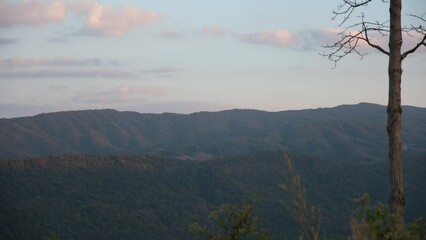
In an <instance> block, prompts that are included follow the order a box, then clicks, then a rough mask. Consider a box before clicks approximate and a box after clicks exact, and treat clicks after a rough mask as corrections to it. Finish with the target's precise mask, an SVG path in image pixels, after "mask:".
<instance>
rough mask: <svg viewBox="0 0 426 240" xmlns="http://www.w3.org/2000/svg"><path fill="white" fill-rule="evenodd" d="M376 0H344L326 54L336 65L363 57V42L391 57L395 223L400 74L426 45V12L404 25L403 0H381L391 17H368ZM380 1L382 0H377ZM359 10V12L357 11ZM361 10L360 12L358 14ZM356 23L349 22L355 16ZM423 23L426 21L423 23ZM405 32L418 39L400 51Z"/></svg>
mask: <svg viewBox="0 0 426 240" xmlns="http://www.w3.org/2000/svg"><path fill="white" fill-rule="evenodd" d="M372 1H373V0H343V3H342V4H340V5H339V6H338V7H337V9H336V10H335V11H333V20H336V19H341V21H340V23H339V26H340V27H343V30H342V31H341V32H340V33H339V36H340V39H339V40H338V41H337V42H335V43H334V44H332V45H327V46H325V48H327V49H328V50H329V52H328V53H324V56H326V57H328V59H329V60H331V61H333V62H334V64H335V66H336V64H337V62H338V61H340V60H341V59H342V58H344V57H345V56H347V55H349V54H352V53H355V54H358V55H359V56H361V57H363V56H364V55H365V54H364V53H362V47H361V46H363V45H367V46H369V47H372V48H374V49H376V50H378V51H379V52H381V53H383V54H385V55H387V56H388V58H389V65H388V76H389V99H388V106H387V113H388V120H387V132H388V141H389V177H390V195H389V210H390V212H391V213H392V214H393V215H394V216H395V218H396V220H397V221H396V224H395V226H398V225H403V224H404V184H403V159H402V139H401V114H402V109H401V75H402V68H401V66H402V60H404V59H405V58H406V57H407V56H408V55H410V54H412V53H414V52H416V51H417V50H418V49H419V48H420V47H422V46H423V47H426V28H425V26H424V24H425V23H426V14H424V15H422V16H420V15H414V14H407V18H408V17H411V18H413V19H415V20H418V21H419V22H420V24H419V25H416V26H415V25H410V26H404V27H402V24H401V10H402V0H390V1H387V0H380V1H381V2H382V3H383V4H389V12H390V15H389V19H387V20H385V21H373V22H371V21H368V20H367V19H366V16H365V15H364V12H362V10H363V9H366V8H365V7H366V6H367V5H368V4H370V3H372ZM376 1H379V0H376ZM358 12H360V13H358ZM357 14H358V15H357ZM354 17H355V18H356V19H357V22H356V23H349V22H350V20H352V18H354ZM422 24H423V25H422ZM403 35H404V37H407V38H414V39H416V41H417V42H416V44H415V45H414V46H412V47H411V49H409V50H407V51H405V52H403V53H402V52H401V46H402V43H403ZM374 37H388V43H389V45H388V47H384V46H381V45H380V44H379V43H377V40H376V41H375V40H374ZM362 44H363V45H362Z"/></svg>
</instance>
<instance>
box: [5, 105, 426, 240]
mask: <svg viewBox="0 0 426 240" xmlns="http://www.w3.org/2000/svg"><path fill="white" fill-rule="evenodd" d="M385 126H386V108H385V107H384V106H380V105H374V104H368V103H361V104H358V105H343V106H338V107H334V108H322V109H309V110H299V111H283V112H264V111H256V110H229V111H221V112H199V113H193V114H186V115H185V114H172V113H164V114H140V113H135V112H118V111H115V110H90V111H72V112H58V113H49V114H41V115H37V116H34V117H24V118H15V119H0V159H1V160H0V192H1V193H2V194H0V239H46V238H47V237H48V236H49V235H51V233H56V234H57V235H58V236H59V237H60V239H154V240H155V239H158V240H163V239H192V238H193V236H192V235H190V234H189V232H188V225H189V224H190V223H193V222H200V223H202V224H207V220H208V219H207V216H208V214H209V212H210V211H212V210H215V209H217V208H218V207H219V206H220V205H221V204H224V203H230V204H233V203H239V202H241V200H242V199H246V198H248V197H249V196H251V195H252V194H253V193H257V194H258V196H259V201H258V208H257V213H258V214H259V215H260V217H261V218H262V222H263V224H264V226H265V227H266V228H268V229H269V231H270V232H271V234H272V238H273V239H295V238H297V234H298V233H297V227H296V226H297V224H296V218H295V216H294V214H293V212H294V210H293V209H292V200H291V198H290V196H289V194H288V193H286V192H283V191H282V190H281V189H280V188H279V187H278V185H279V184H280V183H283V182H286V179H287V178H288V169H287V167H286V163H285V161H284V160H283V156H284V154H285V153H288V154H289V155H290V158H291V159H292V160H293V162H294V165H295V166H296V169H297V172H298V173H300V175H301V176H302V178H303V181H304V182H305V184H306V192H307V199H308V203H309V204H314V205H316V206H318V207H320V208H321V210H322V213H323V218H322V219H323V220H322V230H323V232H322V236H324V238H325V239H346V236H347V235H348V234H349V226H350V225H349V221H350V218H351V214H352V212H353V210H354V209H355V207H356V206H355V205H354V204H353V199H354V198H357V197H359V196H360V195H361V194H363V193H370V195H371V199H372V202H373V203H375V202H376V201H381V202H386V201H387V200H386V199H387V195H388V194H387V192H388V180H387V171H388V166H387V157H386V154H387V153H386V152H387V134H386V127H385ZM403 140H404V164H405V166H404V171H405V173H406V174H405V176H404V178H405V188H406V195H405V197H406V214H407V219H408V220H412V219H414V218H415V217H418V216H423V217H424V216H426V205H425V204H424V202H425V199H426V192H425V191H424V189H426V163H425V161H426V109H424V108H417V107H410V106H404V107H403Z"/></svg>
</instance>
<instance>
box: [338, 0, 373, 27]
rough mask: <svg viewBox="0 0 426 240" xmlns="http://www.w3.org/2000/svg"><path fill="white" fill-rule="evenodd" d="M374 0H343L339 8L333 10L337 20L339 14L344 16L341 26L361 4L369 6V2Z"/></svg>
mask: <svg viewBox="0 0 426 240" xmlns="http://www.w3.org/2000/svg"><path fill="white" fill-rule="evenodd" d="M371 1H372V0H361V1H360V2H359V1H357V0H343V4H341V5H339V6H338V7H337V10H334V11H333V14H334V17H333V18H332V19H333V20H335V19H336V18H337V17H338V16H343V20H342V21H341V22H340V24H339V26H342V25H343V24H344V23H345V22H346V21H347V20H348V19H349V17H350V16H351V15H352V13H353V11H354V10H355V9H356V8H358V7H361V6H367V5H368V3H369V2H371Z"/></svg>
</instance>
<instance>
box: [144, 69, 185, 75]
mask: <svg viewBox="0 0 426 240" xmlns="http://www.w3.org/2000/svg"><path fill="white" fill-rule="evenodd" d="M182 71H183V69H181V68H174V67H160V68H151V69H143V70H140V71H139V72H140V73H143V74H171V73H177V72H182Z"/></svg>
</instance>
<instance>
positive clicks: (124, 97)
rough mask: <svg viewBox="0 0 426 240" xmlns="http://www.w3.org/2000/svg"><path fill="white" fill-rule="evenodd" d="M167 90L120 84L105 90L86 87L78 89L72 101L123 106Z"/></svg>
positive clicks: (163, 94)
mask: <svg viewBox="0 0 426 240" xmlns="http://www.w3.org/2000/svg"><path fill="white" fill-rule="evenodd" d="M166 95H167V92H166V91H165V90H164V89H163V88H161V87H156V86H129V85H126V84H124V85H120V86H116V87H114V88H112V89H110V90H107V91H99V90H98V89H92V90H90V89H87V90H86V91H84V92H81V91H79V92H78V95H76V96H75V97H74V98H73V99H72V101H75V102H78V103H84V104H89V105H105V104H108V105H109V106H123V105H127V104H135V103H144V102H146V100H147V99H152V98H158V97H163V96H166Z"/></svg>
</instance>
